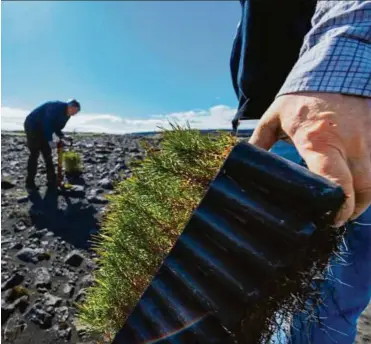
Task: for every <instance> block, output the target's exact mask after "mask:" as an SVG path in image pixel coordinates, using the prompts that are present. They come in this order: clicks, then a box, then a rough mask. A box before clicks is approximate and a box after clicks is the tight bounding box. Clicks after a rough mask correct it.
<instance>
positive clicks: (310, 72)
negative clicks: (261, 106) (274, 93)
mask: <svg viewBox="0 0 371 344" xmlns="http://www.w3.org/2000/svg"><path fill="white" fill-rule="evenodd" d="M305 91H310V92H336V93H343V94H349V95H357V96H364V97H371V1H326V0H319V1H318V3H317V7H316V11H315V14H314V16H313V18H312V29H311V30H310V31H309V32H308V34H307V35H306V37H305V39H304V42H303V46H302V48H301V51H300V56H299V59H298V61H297V63H296V64H295V66H294V67H293V69H292V70H291V72H290V74H289V75H288V77H287V79H286V81H285V83H284V84H283V86H282V88H281V90H280V91H279V93H278V95H282V94H287V93H297V92H305Z"/></svg>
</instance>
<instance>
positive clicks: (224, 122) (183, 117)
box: [1, 105, 256, 134]
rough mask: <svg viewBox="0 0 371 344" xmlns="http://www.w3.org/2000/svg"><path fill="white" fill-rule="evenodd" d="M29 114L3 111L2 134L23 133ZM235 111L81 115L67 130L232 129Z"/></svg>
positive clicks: (250, 123)
mask: <svg viewBox="0 0 371 344" xmlns="http://www.w3.org/2000/svg"><path fill="white" fill-rule="evenodd" d="M28 113H29V111H27V110H22V109H16V108H9V107H2V108H1V130H23V122H24V119H25V117H26V116H27V114H28ZM235 113H236V109H233V108H230V107H228V106H225V105H217V106H214V107H212V108H210V109H209V110H192V111H185V112H176V113H169V114H157V115H151V116H149V117H148V118H146V119H131V118H124V117H120V116H117V115H112V114H87V113H81V114H78V115H77V116H75V117H73V118H72V119H70V120H69V122H68V124H67V126H66V128H65V130H66V131H77V132H95V133H110V134H125V133H135V132H145V131H157V130H159V128H158V127H165V128H168V127H169V121H170V122H176V123H178V124H180V125H184V124H185V123H186V122H187V121H188V122H189V123H190V126H191V128H193V129H230V128H231V120H232V118H233V116H234V115H235ZM255 125H256V121H245V122H243V125H242V126H241V129H242V128H253V127H254V126H255Z"/></svg>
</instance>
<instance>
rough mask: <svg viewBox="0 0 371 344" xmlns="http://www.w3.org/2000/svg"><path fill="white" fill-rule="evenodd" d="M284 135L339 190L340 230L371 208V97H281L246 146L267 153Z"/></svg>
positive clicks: (337, 223) (291, 95)
mask: <svg viewBox="0 0 371 344" xmlns="http://www.w3.org/2000/svg"><path fill="white" fill-rule="evenodd" d="M282 134H284V135H287V138H288V140H289V141H291V143H293V144H294V145H295V147H296V148H297V150H298V152H299V154H300V155H301V156H302V158H303V159H304V160H305V162H306V163H307V165H308V168H309V170H311V171H312V172H314V173H316V174H319V175H321V176H323V177H325V178H327V179H329V180H330V181H332V182H335V183H336V184H339V185H341V186H342V188H343V190H344V193H345V195H346V201H345V204H344V207H342V209H341V210H340V211H339V213H338V214H337V216H336V219H335V226H337V227H340V226H342V225H343V224H344V223H345V222H346V221H348V220H349V219H355V218H357V217H358V216H359V215H361V214H362V213H363V212H364V211H365V210H366V209H367V208H368V207H369V206H370V204H371V99H369V98H361V97H355V96H347V95H341V94H333V93H312V92H311V93H298V94H289V95H283V96H280V97H278V98H276V100H275V101H274V102H273V103H272V105H271V106H270V107H269V109H268V110H267V111H266V112H265V114H264V115H263V117H262V118H261V120H260V121H259V123H258V126H257V128H256V129H255V131H254V133H253V135H252V137H251V139H250V141H249V142H250V143H251V144H254V145H257V146H259V147H261V148H264V149H267V150H268V149H270V148H271V147H272V146H273V144H274V143H275V142H276V141H277V140H278V139H279V138H280V137H281V136H282Z"/></svg>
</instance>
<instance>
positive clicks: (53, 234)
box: [1, 134, 371, 344]
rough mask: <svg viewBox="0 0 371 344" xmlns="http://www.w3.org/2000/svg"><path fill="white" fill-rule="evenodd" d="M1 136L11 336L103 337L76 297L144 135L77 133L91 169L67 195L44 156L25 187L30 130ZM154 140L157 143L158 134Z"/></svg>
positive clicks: (364, 321) (5, 324) (29, 339)
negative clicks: (89, 324)
mask: <svg viewBox="0 0 371 344" xmlns="http://www.w3.org/2000/svg"><path fill="white" fill-rule="evenodd" d="M1 140H2V141H1V154H2V155H1V159H2V166H1V173H2V181H1V189H2V190H1V210H2V214H1V242H2V245H1V269H2V270H1V283H2V285H1V289H2V304H1V321H2V337H1V338H2V341H3V343H14V344H23V343H27V344H50V343H53V344H54V343H56V344H58V343H66V342H67V343H87V344H88V343H89V344H92V343H103V340H102V339H99V340H98V339H97V338H92V337H89V336H88V335H87V334H86V331H85V330H84V328H83V327H82V326H81V325H80V324H78V322H77V321H76V307H75V305H74V303H75V302H79V301H82V300H83V298H84V290H85V288H86V287H88V286H89V285H91V284H92V283H93V279H92V275H91V274H92V272H93V271H94V269H96V268H97V266H96V264H95V263H94V261H93V258H94V253H93V252H92V251H91V250H90V242H89V240H90V239H91V235H92V234H94V233H96V232H97V231H98V230H99V223H100V222H99V221H100V219H101V216H102V214H103V213H104V209H105V206H106V204H107V200H106V199H105V197H104V196H105V195H106V194H109V193H110V192H112V189H113V185H114V183H115V182H116V181H118V180H121V179H123V178H127V177H129V176H130V175H131V171H130V169H129V168H128V159H142V158H143V157H144V152H143V150H142V149H141V148H140V146H139V137H137V136H113V135H112V136H110V135H100V136H99V135H94V136H92V135H81V136H79V137H76V139H75V141H74V142H75V143H74V146H73V148H72V149H73V150H74V151H77V152H79V153H80V154H81V156H82V157H83V170H84V173H83V176H82V177H80V178H75V179H74V180H70V183H71V184H73V185H74V187H73V188H72V189H71V190H69V191H68V193H66V194H60V195H57V194H56V193H55V192H50V191H49V192H48V191H47V190H46V188H45V187H44V186H43V185H45V174H44V172H45V169H44V165H43V161H42V159H41V158H40V164H39V172H41V173H39V174H38V176H39V177H38V180H37V184H38V185H40V186H41V188H40V190H39V193H36V194H34V195H31V196H30V197H28V196H27V194H26V193H25V190H24V177H25V167H26V161H27V148H26V146H25V138H24V136H22V135H10V134H2V138H1ZM146 140H148V141H149V143H150V144H152V145H153V144H157V139H156V138H155V137H150V136H149V137H147V138H146ZM54 155H55V154H54ZM55 161H56V157H55ZM357 343H371V307H369V309H368V310H367V311H366V312H364V314H363V315H362V318H361V321H360V324H359V333H358V338H357ZM190 344H191V343H190Z"/></svg>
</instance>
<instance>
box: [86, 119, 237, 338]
mask: <svg viewBox="0 0 371 344" xmlns="http://www.w3.org/2000/svg"><path fill="white" fill-rule="evenodd" d="M162 136H163V140H162V142H161V149H160V150H155V149H152V148H151V147H149V146H145V148H146V150H147V152H148V155H147V158H146V159H145V160H144V161H143V162H140V163H139V164H137V165H136V166H134V167H133V177H132V178H130V179H128V180H125V181H122V182H121V183H119V184H118V186H117V187H116V190H115V193H114V194H113V195H111V196H110V197H109V199H110V205H109V207H108V211H107V214H106V216H105V219H104V220H103V223H102V230H101V232H100V234H99V235H98V236H97V237H96V238H95V239H94V249H95V250H96V252H97V253H98V257H99V258H98V259H97V261H98V264H99V266H100V269H99V270H97V272H96V276H95V277H96V283H95V285H94V286H93V287H90V288H89V289H88V293H87V299H86V301H85V303H84V304H82V305H80V306H79V318H80V321H81V322H82V323H83V324H84V325H85V326H87V327H88V329H89V330H90V331H91V332H95V333H100V334H104V335H106V336H107V335H108V336H113V334H114V333H115V332H116V331H118V330H119V329H120V327H121V326H122V324H123V323H124V321H125V319H126V318H127V316H128V314H130V312H131V310H132V309H133V307H134V306H135V304H136V303H137V301H138V300H139V298H140V296H141V295H142V293H143V292H144V290H145V289H146V287H147V286H148V284H149V283H150V281H151V279H152V278H153V276H154V275H155V273H156V271H157V269H158V268H159V266H160V264H161V263H162V261H163V259H164V257H165V256H166V254H167V253H168V252H169V250H170V249H171V247H172V246H173V244H174V242H175V240H176V239H177V238H178V236H179V234H180V233H181V231H182V230H183V227H184V226H185V224H186V222H187V221H188V219H189V217H190V216H191V213H192V211H193V210H194V209H195V208H196V207H197V205H198V203H199V202H200V200H201V198H202V196H203V194H204V192H205V191H206V189H207V187H208V185H209V183H210V182H211V181H212V179H213V178H214V177H215V175H216V173H217V172H218V170H219V168H220V166H221V164H222V163H223V161H224V160H225V158H226V156H227V154H228V153H229V151H230V149H231V148H232V147H233V145H234V143H235V140H234V138H233V137H232V136H231V135H230V134H227V133H218V134H201V133H200V132H199V131H197V130H191V129H190V128H188V127H187V128H181V127H178V126H173V127H172V130H163V132H162ZM143 144H144V145H145V143H143Z"/></svg>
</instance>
